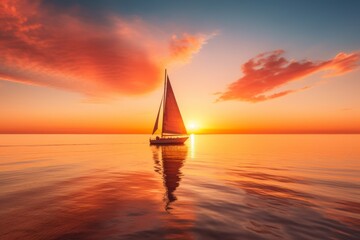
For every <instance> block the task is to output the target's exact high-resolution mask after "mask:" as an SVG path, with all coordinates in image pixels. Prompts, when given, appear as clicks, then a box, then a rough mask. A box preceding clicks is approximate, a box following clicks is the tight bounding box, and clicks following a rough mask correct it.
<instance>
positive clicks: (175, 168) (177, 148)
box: [152, 145, 188, 210]
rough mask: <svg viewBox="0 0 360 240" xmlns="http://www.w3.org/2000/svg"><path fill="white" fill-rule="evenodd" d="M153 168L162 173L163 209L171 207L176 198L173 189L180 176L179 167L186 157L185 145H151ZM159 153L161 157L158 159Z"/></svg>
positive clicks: (175, 187)
mask: <svg viewBox="0 0 360 240" xmlns="http://www.w3.org/2000/svg"><path fill="white" fill-rule="evenodd" d="M152 151H153V159H154V170H155V172H157V173H159V174H161V175H162V178H163V183H164V187H165V196H164V202H165V209H166V210H169V209H171V206H170V204H171V203H172V202H174V201H176V200H177V198H176V196H175V190H176V189H177V187H178V186H179V185H180V181H181V178H182V176H183V175H182V173H181V171H180V170H181V167H182V166H183V165H184V162H185V159H186V157H187V153H188V148H187V146H186V145H164V146H152ZM160 153H161V159H160Z"/></svg>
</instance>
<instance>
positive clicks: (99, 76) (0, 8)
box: [0, 0, 207, 97]
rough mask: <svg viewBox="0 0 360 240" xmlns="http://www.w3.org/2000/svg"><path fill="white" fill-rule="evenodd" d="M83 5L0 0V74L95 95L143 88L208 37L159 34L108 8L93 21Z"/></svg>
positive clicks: (148, 88)
mask: <svg viewBox="0 0 360 240" xmlns="http://www.w3.org/2000/svg"><path fill="white" fill-rule="evenodd" d="M82 11H84V10H82V9H79V8H74V9H67V10H66V11H64V10H60V9H57V8H56V6H51V7H50V6H49V5H45V4H43V3H42V2H41V1H8V0H4V1H1V3H0V21H1V28H0V53H1V54H0V80H7V81H14V82H20V83H25V84H33V85H40V86H49V87H55V88H60V89H65V90H71V91H76V92H80V93H83V94H85V95H87V96H92V97H104V96H113V95H119V94H120V95H121V94H125V95H132V94H143V93H146V92H149V91H152V90H154V89H155V88H156V87H157V86H158V84H159V83H161V77H162V72H163V70H164V67H165V66H166V65H168V64H170V63H172V62H179V61H181V62H186V61H187V60H189V59H190V58H191V56H192V55H193V54H194V53H197V52H198V51H199V49H200V48H201V46H202V45H203V44H204V43H205V42H206V39H207V38H206V36H205V35H202V34H195V35H191V34H184V35H183V36H182V37H180V38H174V37H172V38H170V37H169V36H167V38H168V39H167V40H166V39H161V37H159V36H158V35H155V34H153V35H151V32H153V31H151V30H149V29H152V28H156V26H151V25H150V24H147V23H144V22H142V21H141V20H139V19H131V20H125V19H122V18H121V17H119V16H116V17H114V16H110V14H109V16H101V19H100V20H99V21H96V22H95V21H94V20H89V19H86V17H83V15H84V14H82V13H83V12H82ZM164 44H167V45H168V46H167V47H168V48H169V49H170V50H169V49H167V47H164V46H163V45H164Z"/></svg>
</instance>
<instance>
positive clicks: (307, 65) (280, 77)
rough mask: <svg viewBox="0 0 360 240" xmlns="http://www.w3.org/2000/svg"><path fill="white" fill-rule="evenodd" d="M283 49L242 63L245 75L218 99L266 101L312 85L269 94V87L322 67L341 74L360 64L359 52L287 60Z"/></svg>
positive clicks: (285, 82) (296, 78)
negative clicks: (316, 60)
mask: <svg viewBox="0 0 360 240" xmlns="http://www.w3.org/2000/svg"><path fill="white" fill-rule="evenodd" d="M283 54H284V50H276V51H272V52H266V53H262V54H259V55H258V56H256V57H255V58H252V59H250V60H249V61H247V62H246V63H244V64H243V65H242V72H243V77H241V78H240V79H238V80H237V81H236V82H233V83H231V84H230V85H229V86H228V88H227V90H226V91H225V92H222V93H218V94H220V96H219V98H218V99H217V101H226V100H239V101H248V102H260V101H266V100H270V99H274V98H278V97H283V96H285V95H288V94H290V93H294V92H298V91H302V90H305V89H308V88H310V87H311V86H306V87H303V88H299V89H293V90H287V91H281V92H278V93H274V94H268V93H269V92H270V91H272V90H274V89H277V88H279V87H282V86H284V85H286V84H287V83H289V82H292V81H296V80H300V79H302V78H304V77H306V76H309V75H311V74H314V73H317V72H319V71H324V70H328V71H330V72H329V73H328V74H327V75H325V77H333V76H338V75H341V74H344V73H347V72H350V71H352V70H354V69H355V68H357V67H358V61H359V58H360V55H359V53H350V54H347V53H339V54H337V55H336V56H335V57H334V58H332V59H330V60H327V61H318V62H315V61H310V60H302V61H295V60H291V61H289V60H287V59H285V58H284V57H283V56H282V55H283Z"/></svg>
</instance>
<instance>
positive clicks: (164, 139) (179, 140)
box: [150, 137, 189, 145]
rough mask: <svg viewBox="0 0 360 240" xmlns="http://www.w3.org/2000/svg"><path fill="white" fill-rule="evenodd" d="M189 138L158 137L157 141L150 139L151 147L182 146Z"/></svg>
mask: <svg viewBox="0 0 360 240" xmlns="http://www.w3.org/2000/svg"><path fill="white" fill-rule="evenodd" d="M188 138H189V137H159V138H157V139H150V144H151V145H165V144H171V145H175V144H184V142H185V141H186V140H187V139H188Z"/></svg>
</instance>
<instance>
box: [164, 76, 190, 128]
mask: <svg viewBox="0 0 360 240" xmlns="http://www.w3.org/2000/svg"><path fill="white" fill-rule="evenodd" d="M162 133H163V134H164V133H170V134H187V132H186V128H185V125H184V121H183V119H182V117H181V113H180V110H179V107H178V104H177V102H176V99H175V95H174V92H173V90H172V87H171V84H170V80H169V77H168V76H167V78H166V93H165V101H164V116H163V129H162Z"/></svg>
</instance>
